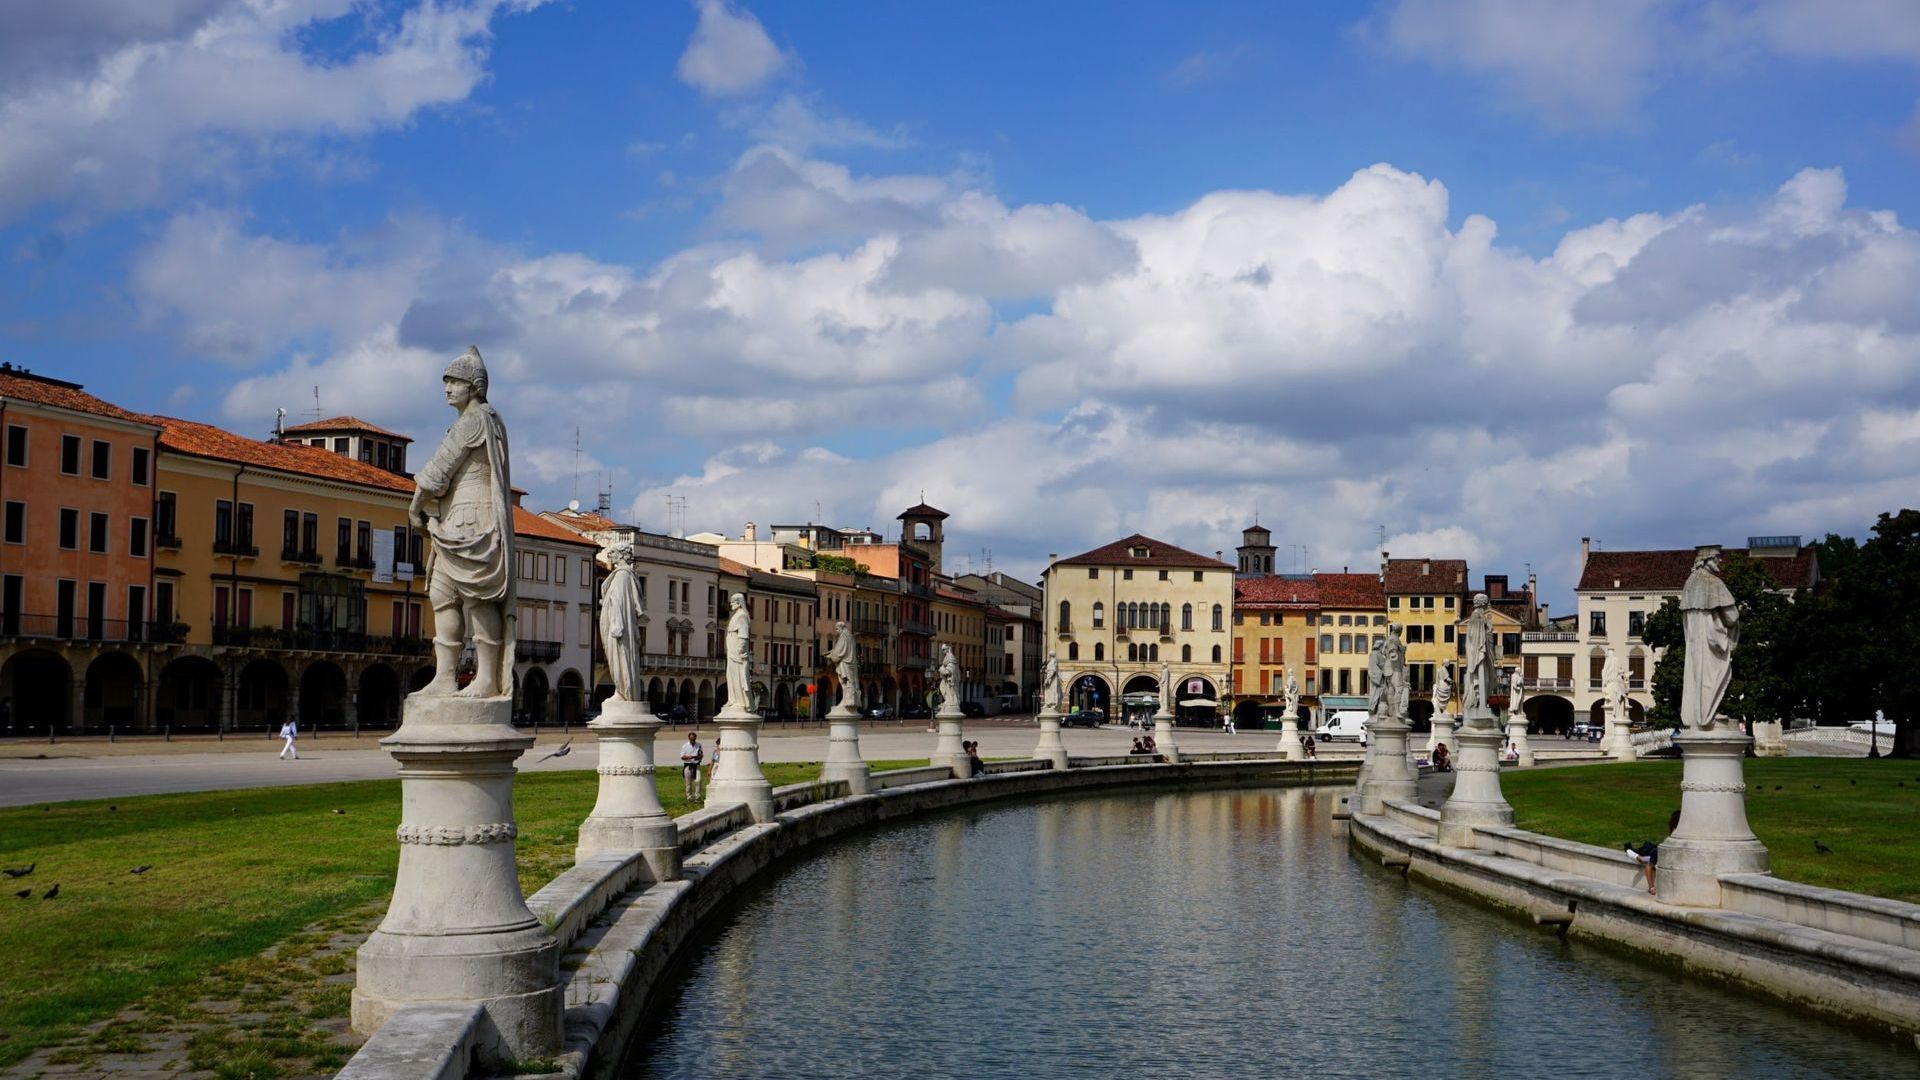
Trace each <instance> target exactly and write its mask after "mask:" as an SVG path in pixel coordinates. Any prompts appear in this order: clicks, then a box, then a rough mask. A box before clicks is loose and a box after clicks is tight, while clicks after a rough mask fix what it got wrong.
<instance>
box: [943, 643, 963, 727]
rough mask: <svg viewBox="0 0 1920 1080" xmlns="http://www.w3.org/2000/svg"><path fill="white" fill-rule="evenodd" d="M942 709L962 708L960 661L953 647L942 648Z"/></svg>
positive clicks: (945, 645) (944, 646) (945, 646)
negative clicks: (954, 653)
mask: <svg viewBox="0 0 1920 1080" xmlns="http://www.w3.org/2000/svg"><path fill="white" fill-rule="evenodd" d="M938 670H939V673H940V708H941V710H942V711H945V710H947V709H953V710H956V711H957V710H958V709H959V708H960V661H959V659H958V658H957V657H955V656H954V655H953V647H952V646H950V645H947V644H944V643H943V644H941V646H940V666H939V668H938Z"/></svg>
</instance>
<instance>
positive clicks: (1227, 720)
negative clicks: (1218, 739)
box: [1220, 713, 1240, 735]
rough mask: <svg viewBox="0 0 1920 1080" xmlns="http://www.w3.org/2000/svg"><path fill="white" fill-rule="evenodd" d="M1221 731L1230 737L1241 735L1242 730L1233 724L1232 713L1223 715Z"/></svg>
mask: <svg viewBox="0 0 1920 1080" xmlns="http://www.w3.org/2000/svg"><path fill="white" fill-rule="evenodd" d="M1220 730H1221V731H1224V732H1226V733H1227V734H1228V735H1238V734H1240V729H1239V728H1237V727H1235V726H1234V724H1233V714H1232V713H1224V714H1222V716H1221V720H1220Z"/></svg>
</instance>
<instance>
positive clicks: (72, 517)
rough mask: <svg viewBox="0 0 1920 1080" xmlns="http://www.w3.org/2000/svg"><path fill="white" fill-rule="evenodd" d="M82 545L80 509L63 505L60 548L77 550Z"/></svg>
mask: <svg viewBox="0 0 1920 1080" xmlns="http://www.w3.org/2000/svg"><path fill="white" fill-rule="evenodd" d="M79 547H80V511H78V510H70V509H67V508H65V507H62V508H61V510H60V549H61V550H62V551H77V550H79Z"/></svg>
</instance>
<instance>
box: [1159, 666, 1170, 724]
mask: <svg viewBox="0 0 1920 1080" xmlns="http://www.w3.org/2000/svg"><path fill="white" fill-rule="evenodd" d="M1160 712H1161V715H1163V716H1171V715H1172V714H1173V673H1172V671H1171V670H1170V669H1169V668H1168V666H1167V664H1166V662H1165V661H1161V663H1160Z"/></svg>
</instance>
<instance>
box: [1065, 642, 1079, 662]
mask: <svg viewBox="0 0 1920 1080" xmlns="http://www.w3.org/2000/svg"><path fill="white" fill-rule="evenodd" d="M1067 659H1069V660H1078V659H1080V643H1079V642H1077V641H1069V642H1067Z"/></svg>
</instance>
